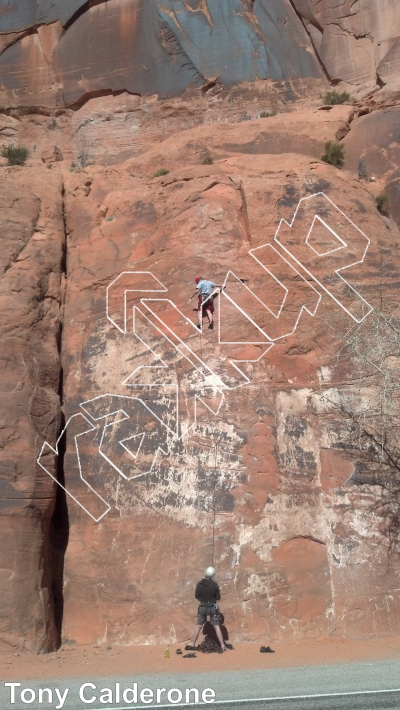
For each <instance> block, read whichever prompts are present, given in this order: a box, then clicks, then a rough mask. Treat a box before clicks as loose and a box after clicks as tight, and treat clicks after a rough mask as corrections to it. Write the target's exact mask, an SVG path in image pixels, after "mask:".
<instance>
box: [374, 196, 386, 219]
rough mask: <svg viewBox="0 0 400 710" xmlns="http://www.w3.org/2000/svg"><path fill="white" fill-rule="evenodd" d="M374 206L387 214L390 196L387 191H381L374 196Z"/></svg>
mask: <svg viewBox="0 0 400 710" xmlns="http://www.w3.org/2000/svg"><path fill="white" fill-rule="evenodd" d="M375 202H376V206H377V208H378V210H379V212H380V213H381V214H385V215H388V214H389V210H390V197H389V195H388V194H387V192H381V193H380V194H379V195H377V196H376V197H375Z"/></svg>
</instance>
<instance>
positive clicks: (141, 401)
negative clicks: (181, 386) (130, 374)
mask: <svg viewBox="0 0 400 710" xmlns="http://www.w3.org/2000/svg"><path fill="white" fill-rule="evenodd" d="M133 386H136V387H143V386H144V385H142V384H137V385H133ZM145 386H147V387H153V386H154V387H171V388H172V389H175V391H176V399H177V400H178V386H177V385H170V384H167V385H166V384H158V385H153V384H151V385H148V384H147V385H145ZM103 397H118V399H119V400H123V399H127V400H129V401H130V402H135V401H137V402H140V403H141V404H142V405H143V406H144V407H145V408H146V409H147V411H148V412H149V413H150V414H151V415H152V417H154V418H155V419H157V421H159V422H160V424H161V425H162V426H163V427H165V428H166V429H167V430H168V431H169V432H170V434H172V437H173V438H172V441H171V443H170V445H169V446H168V447H165V448H163V446H162V445H160V446H158V447H157V449H156V451H155V452H154V457H153V461H152V464H151V466H150V468H149V470H148V471H143V472H142V473H139V474H135V475H133V476H126V475H125V474H124V473H123V471H121V469H120V468H118V466H116V465H115V464H114V462H113V461H112V460H111V459H110V458H109V457H108V456H107V455H106V454H105V453H104V451H102V448H101V447H102V444H103V439H104V436H105V433H106V429H108V428H110V427H113V426H115V425H116V424H120V423H121V422H124V421H127V420H129V419H130V418H131V417H130V416H129V414H127V413H126V412H125V411H124V410H123V409H122V406H123V405H122V402H121V407H120V408H118V409H114V410H113V411H112V412H107V413H106V414H102V415H101V416H99V417H94V416H92V415H91V414H90V413H89V412H88V411H87V410H86V408H85V406H84V405H86V406H87V405H88V404H90V403H92V402H96V401H97V400H99V399H103ZM79 406H80V407H81V409H83V411H84V412H85V413H86V414H87V415H88V416H89V417H90V418H91V419H93V421H95V422H97V421H101V420H102V419H108V417H111V416H113V415H114V414H119V413H120V412H121V414H123V415H124V416H123V418H122V419H118V420H117V421H114V422H110V423H109V424H106V425H105V426H104V428H103V433H102V436H101V441H100V444H99V454H100V455H101V456H102V457H103V458H104V459H105V460H106V461H108V463H109V464H111V466H112V467H113V468H114V469H115V470H116V471H117V472H118V473H119V474H120V475H121V476H123V478H125V480H127V481H132V480H133V479H136V478H141V477H142V476H146V475H147V474H148V473H151V471H152V470H153V466H154V464H155V462H156V459H157V456H158V452H159V451H161V452H162V453H163V454H164V455H165V456H167V455H168V454H169V452H170V450H171V447H172V445H173V443H174V441H175V438H176V432H174V431H173V429H171V428H170V427H169V426H168V425H167V424H165V423H164V422H163V421H162V420H161V419H160V418H159V417H158V416H157V415H156V414H155V413H154V412H153V411H152V410H151V409H150V408H149V407H148V406H147V404H146V403H145V402H143V400H142V399H140V398H139V397H129V396H124V395H119V394H111V393H110V392H108V393H107V394H105V395H100V396H99V397H94V398H93V399H88V400H86V402H82V404H80V405H79ZM177 410H178V405H177ZM177 414H178V412H177ZM138 436H141V437H142V440H141V442H140V445H139V448H138V450H137V452H136V454H133V453H132V451H130V450H129V449H128V448H127V447H126V446H124V444H123V442H124V441H130V440H131V439H134V438H136V437H138ZM145 436H146V432H139V433H137V434H133V435H132V436H129V437H125V438H124V439H121V440H120V441H119V442H118V444H120V445H121V446H122V447H123V448H124V449H125V451H127V452H128V454H129V455H130V456H132V458H133V459H135V460H136V459H137V457H138V455H139V452H140V449H141V447H142V444H143V440H144V438H145Z"/></svg>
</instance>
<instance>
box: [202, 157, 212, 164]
mask: <svg viewBox="0 0 400 710" xmlns="http://www.w3.org/2000/svg"><path fill="white" fill-rule="evenodd" d="M213 162H214V161H213V159H212V157H211V155H208V156H207V158H204V160H202V162H201V164H202V165H212V164H213Z"/></svg>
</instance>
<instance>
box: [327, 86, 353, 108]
mask: <svg viewBox="0 0 400 710" xmlns="http://www.w3.org/2000/svg"><path fill="white" fill-rule="evenodd" d="M350 98H351V96H350V94H349V93H348V92H347V91H343V92H342V93H340V92H339V91H336V89H332V91H327V92H326V94H325V96H323V97H322V100H323V102H324V104H326V105H327V106H336V105H337V104H344V103H345V101H349V100H350Z"/></svg>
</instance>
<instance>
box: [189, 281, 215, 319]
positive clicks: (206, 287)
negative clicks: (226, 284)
mask: <svg viewBox="0 0 400 710" xmlns="http://www.w3.org/2000/svg"><path fill="white" fill-rule="evenodd" d="M196 284H197V285H196V291H195V292H194V294H193V295H192V296H191V297H190V298H189V302H190V301H191V300H192V298H193V297H194V296H195V295H196V293H197V291H198V292H199V302H198V316H199V322H198V324H197V327H198V329H199V330H201V326H202V323H203V318H204V316H207V318H208V327H209V329H210V330H213V328H214V316H213V313H214V298H213V296H212V295H211V294H212V290H213V288H219V290H220V292H221V291H222V288H223V287H222V286H217V285H216V284H215V283H214V282H213V281H207V280H206V279H203V277H202V276H197V278H196Z"/></svg>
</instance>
